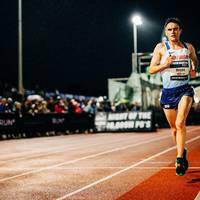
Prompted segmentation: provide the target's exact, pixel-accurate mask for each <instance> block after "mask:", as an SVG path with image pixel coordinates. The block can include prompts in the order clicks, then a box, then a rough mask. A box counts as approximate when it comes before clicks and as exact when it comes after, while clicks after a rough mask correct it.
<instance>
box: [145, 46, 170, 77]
mask: <svg viewBox="0 0 200 200" xmlns="http://www.w3.org/2000/svg"><path fill="white" fill-rule="evenodd" d="M163 47H164V46H163V43H159V44H157V45H156V47H155V49H154V51H153V57H152V59H151V64H150V67H149V73H150V74H156V73H157V72H160V71H162V70H164V69H166V68H168V67H169V66H170V64H171V63H172V61H173V59H172V57H171V56H169V57H168V58H167V59H166V61H165V63H163V64H160V61H161V58H162V54H161V50H162V49H163Z"/></svg>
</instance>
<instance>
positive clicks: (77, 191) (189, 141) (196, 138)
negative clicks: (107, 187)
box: [56, 136, 200, 200]
mask: <svg viewBox="0 0 200 200" xmlns="http://www.w3.org/2000/svg"><path fill="white" fill-rule="evenodd" d="M198 139H200V136H197V137H195V138H192V139H190V140H188V141H187V142H186V144H188V143H191V142H193V141H195V140H198ZM174 149H176V146H173V147H170V148H168V149H166V150H164V151H161V152H160V153H157V154H154V155H153V156H150V157H149V158H146V159H145V160H142V161H140V162H138V163H136V164H134V165H131V166H128V167H127V168H125V169H122V170H120V171H117V172H115V173H113V174H111V175H109V176H106V177H104V178H102V179H99V180H98V181H95V182H93V183H91V184H88V185H86V186H84V187H82V188H79V189H78V190H75V191H73V192H70V193H68V194H66V195H64V196H62V197H59V198H57V199H56V200H63V199H66V198H67V197H70V196H73V195H75V194H77V193H80V192H82V191H84V190H86V189H88V188H91V187H93V186H95V185H97V184H99V183H102V182H104V181H106V180H108V179H111V178H113V177H114V176H117V175H119V174H121V173H123V172H125V171H128V170H129V169H132V168H135V167H137V166H138V165H141V164H142V163H145V162H146V161H149V160H151V159H153V158H156V157H158V156H161V155H163V154H165V153H167V152H169V151H171V150H174Z"/></svg>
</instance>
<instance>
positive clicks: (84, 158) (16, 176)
mask: <svg viewBox="0 0 200 200" xmlns="http://www.w3.org/2000/svg"><path fill="white" fill-rule="evenodd" d="M170 137H171V135H167V136H163V137H159V138H153V139H151V140H147V141H145V142H139V143H136V144H132V145H127V146H124V147H121V148H114V149H111V150H107V151H103V152H100V153H96V154H91V155H88V156H85V157H82V158H77V159H74V160H69V161H66V162H62V163H59V164H56V165H51V166H47V167H44V168H40V169H38V170H32V171H28V172H24V173H21V174H18V175H15V176H10V177H6V178H2V179H0V182H4V181H8V180H12V179H15V178H18V177H22V176H26V175H29V174H35V173H38V172H42V171H45V170H49V169H52V168H56V167H60V166H62V165H67V164H72V163H76V162H78V161H82V160H86V159H90V158H94V157H97V156H101V155H105V154H108V153H112V152H116V151H122V150H125V149H128V148H131V147H135V146H139V145H144V144H148V143H151V142H155V141H159V140H163V139H166V138H170Z"/></svg>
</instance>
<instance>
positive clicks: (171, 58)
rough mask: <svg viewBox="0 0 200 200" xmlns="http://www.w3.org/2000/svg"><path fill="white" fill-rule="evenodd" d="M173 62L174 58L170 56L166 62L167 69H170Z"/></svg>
mask: <svg viewBox="0 0 200 200" xmlns="http://www.w3.org/2000/svg"><path fill="white" fill-rule="evenodd" d="M173 60H174V59H173V57H172V56H171V55H170V56H169V57H168V58H167V59H166V61H165V65H166V67H170V65H171V64H172V62H173Z"/></svg>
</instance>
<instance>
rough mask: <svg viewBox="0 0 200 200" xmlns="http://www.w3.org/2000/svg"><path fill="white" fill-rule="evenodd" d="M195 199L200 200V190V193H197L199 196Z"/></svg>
mask: <svg viewBox="0 0 200 200" xmlns="http://www.w3.org/2000/svg"><path fill="white" fill-rule="evenodd" d="M194 200H200V191H199V193H198V194H197V196H196V198H195V199H194Z"/></svg>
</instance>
